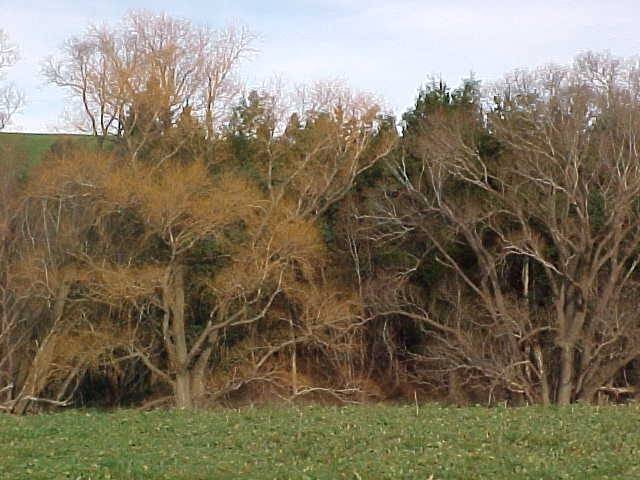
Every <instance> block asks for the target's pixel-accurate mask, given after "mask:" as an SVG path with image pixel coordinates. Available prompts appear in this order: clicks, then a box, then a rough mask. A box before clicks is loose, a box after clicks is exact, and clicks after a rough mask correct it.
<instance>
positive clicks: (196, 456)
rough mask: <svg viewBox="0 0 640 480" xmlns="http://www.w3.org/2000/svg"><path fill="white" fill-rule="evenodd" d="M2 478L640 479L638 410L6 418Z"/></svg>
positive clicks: (0, 436) (0, 431) (0, 440)
mask: <svg viewBox="0 0 640 480" xmlns="http://www.w3.org/2000/svg"><path fill="white" fill-rule="evenodd" d="M0 445H3V448H2V454H1V455H0V478H11V479H21V478H24V479H27V478H29V479H58V478H73V479H107V478H112V479H141V478H150V479H151V478H153V479H161V478H162V479H208V478H215V479H231V478H247V479H263V478H264V479H267V478H269V479H287V478H292V479H339V478H344V479H356V480H357V479H420V480H426V479H430V478H431V479H434V480H435V479H471V478H474V479H478V478H487V479H511V478H518V479H534V478H535V479H542V478H545V479H546V478H548V479H560V478H571V479H574V478H575V479H577V478H580V479H596V478H598V479H604V478H610V479H614V478H615V479H637V478H640V462H639V461H638V459H639V458H640V407H638V406H625V407H607V408H594V407H584V406H576V407H571V408H566V409H552V408H549V409H544V408H539V407H535V408H519V409H515V408H514V409H502V408H497V409H485V408H441V407H438V406H434V405H431V406H427V407H421V408H420V410H419V412H418V413H416V409H415V407H389V406H371V407H349V408H327V407H305V408H301V409H293V408H292V409H249V410H242V411H224V410H223V411H217V412H196V413H189V412H180V411H173V412H165V411H155V412H151V413H141V412H135V411H117V412H114V413H97V412H93V411H92V412H86V411H84V412H83V411H69V412H66V413H59V414H53V415H41V416H33V417H26V418H16V417H10V416H0Z"/></svg>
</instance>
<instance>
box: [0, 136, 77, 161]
mask: <svg viewBox="0 0 640 480" xmlns="http://www.w3.org/2000/svg"><path fill="white" fill-rule="evenodd" d="M89 138H90V137H87V136H86V135H74V134H61V133H0V147H9V148H10V149H11V151H12V152H13V154H14V155H17V156H18V158H22V159H24V160H25V162H26V163H27V165H33V164H34V163H37V162H38V161H39V160H40V159H41V158H42V156H43V155H44V154H45V153H46V152H47V151H48V150H49V149H50V148H51V146H52V145H53V144H54V143H56V142H57V141H60V140H64V139H80V140H87V139H89Z"/></svg>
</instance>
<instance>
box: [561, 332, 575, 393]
mask: <svg viewBox="0 0 640 480" xmlns="http://www.w3.org/2000/svg"><path fill="white" fill-rule="evenodd" d="M573 350H574V349H573V345H569V344H564V345H562V350H561V354H560V384H559V385H558V397H557V399H558V400H557V401H558V405H569V404H570V403H571V397H572V394H573V367H574V365H573V362H574V352H573Z"/></svg>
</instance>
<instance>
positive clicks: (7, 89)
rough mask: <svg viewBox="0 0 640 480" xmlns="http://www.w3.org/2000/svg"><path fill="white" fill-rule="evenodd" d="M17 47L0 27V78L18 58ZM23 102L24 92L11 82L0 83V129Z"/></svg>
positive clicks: (0, 78)
mask: <svg viewBox="0 0 640 480" xmlns="http://www.w3.org/2000/svg"><path fill="white" fill-rule="evenodd" d="M18 58H19V56H18V49H17V47H16V46H15V45H13V44H11V43H10V41H9V37H8V36H7V35H6V33H5V32H4V31H3V30H2V29H0V80H3V77H4V75H5V74H6V70H7V69H8V68H9V67H11V66H12V65H14V64H15V62H16V61H17V60H18ZM23 104H24V94H23V93H22V92H21V91H20V90H19V89H18V88H17V87H16V86H15V85H14V84H13V83H9V84H4V85H1V84H0V130H2V129H4V128H5V127H6V126H7V125H8V124H9V122H10V121H11V117H12V116H13V115H14V114H15V113H16V112H17V111H18V110H19V109H20V107H21V106H22V105H23Z"/></svg>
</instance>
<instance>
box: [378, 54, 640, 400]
mask: <svg viewBox="0 0 640 480" xmlns="http://www.w3.org/2000/svg"><path fill="white" fill-rule="evenodd" d="M639 73H640V72H639V71H638V69H637V66H636V64H635V63H634V62H624V61H622V60H618V59H615V58H612V57H609V56H603V55H594V54H586V55H584V56H581V57H579V58H577V59H576V61H575V63H574V65H572V66H571V67H546V68H544V69H540V70H537V71H534V72H531V73H528V72H517V73H516V74H514V75H512V76H510V77H509V78H507V80H506V82H505V83H504V84H502V85H501V86H500V87H499V89H498V91H495V90H494V92H493V94H494V98H495V99H496V100H497V102H498V103H497V105H496V107H495V108H493V109H492V110H490V111H489V112H488V113H485V114H482V113H481V112H480V111H478V110H477V109H475V108H473V107H471V108H458V109H452V110H451V109H445V108H440V109H435V110H434V111H433V112H432V113H431V114H430V115H429V116H428V117H427V118H426V119H425V120H424V122H423V124H422V125H421V130H420V133H419V134H418V135H416V136H415V138H414V141H413V143H412V145H410V147H409V149H410V151H411V153H412V154H413V157H412V158H413V159H409V158H405V160H404V161H399V162H398V163H397V164H396V166H395V173H396V177H397V179H398V181H399V182H400V183H401V184H402V185H403V187H404V189H403V191H402V192H401V193H400V194H399V195H397V196H394V197H393V198H391V197H387V198H386V199H384V200H383V201H382V202H380V205H381V206H382V210H381V211H384V212H385V213H381V214H380V215H379V216H377V217H376V218H375V221H376V222H377V223H378V225H379V226H380V229H381V230H380V232H381V233H380V234H381V235H383V236H384V235H387V236H389V235H390V236H391V237H394V236H395V238H401V237H408V236H411V235H416V234H419V235H422V236H423V238H425V239H426V240H427V245H430V246H429V248H428V249H427V250H426V252H425V257H423V258H418V261H417V263H416V265H415V267H414V268H413V269H409V270H408V271H407V272H406V273H407V275H406V276H405V277H404V279H405V280H403V283H404V282H406V280H407V279H408V277H409V276H410V275H411V273H412V272H415V271H416V269H418V268H420V264H421V263H422V262H425V261H426V260H427V257H428V256H429V255H431V256H432V258H433V259H435V265H437V264H440V265H443V266H445V267H446V268H448V269H450V271H451V273H452V274H453V279H455V281H449V282H447V283H446V284H444V286H443V289H442V290H441V291H440V296H439V300H433V301H431V300H428V299H427V298H426V297H422V296H420V295H418V296H416V295H415V293H411V288H409V287H408V284H406V283H405V285H406V286H405V287H399V290H398V292H399V293H398V295H396V297H395V298H396V302H397V303H396V308H391V309H389V310H388V311H387V314H398V313H400V312H404V314H405V315H406V316H408V317H409V318H414V319H417V320H419V322H420V323H421V324H422V325H423V326H424V327H425V328H426V329H427V330H429V331H430V332H431V333H430V334H429V337H430V338H431V339H433V340H431V341H432V342H433V343H432V345H431V347H430V348H427V350H426V351H425V353H424V355H425V358H426V357H431V358H432V359H436V358H438V359H440V360H442V359H447V361H448V362H449V363H447V367H446V368H448V369H450V370H451V371H455V372H466V374H467V380H468V379H470V378H473V377H475V378H476V379H478V378H479V379H481V380H482V379H484V381H486V382H487V384H488V385H490V386H491V385H493V387H491V388H495V387H500V388H503V389H505V390H507V391H510V392H512V393H515V394H517V395H522V396H523V398H525V399H526V400H527V401H529V402H537V401H541V402H543V403H550V402H557V403H559V404H567V403H569V402H571V401H574V400H579V399H584V400H587V401H592V400H593V399H594V397H595V395H596V393H597V392H598V391H601V390H603V389H606V388H608V387H612V386H613V387H615V386H616V385H618V386H620V384H619V383H617V382H619V381H620V375H621V372H622V370H623V369H624V368H625V367H626V366H627V365H628V364H629V363H630V362H631V361H633V360H634V359H636V358H637V357H638V356H639V355H640V348H639V347H638V345H639V343H638V338H640V337H639V335H640V317H638V314H637V312H638V308H639V307H640V305H639V304H638V302H637V298H638V294H637V292H638V287H639V286H640V284H639V283H638V276H637V273H636V267H637V264H638V257H637V255H638V252H637V245H638V241H640V217H639V216H638V209H637V195H638V193H639V189H640V168H639V165H640V163H639V161H640V158H639V157H638V150H637V141H638V138H637V135H638V132H640V104H638V99H639V98H640V96H639V95H638V94H639V93H640V90H638V81H637V80H638V75H639ZM384 205H386V206H384ZM387 238H389V237H387ZM464 251H467V252H468V253H467V254H463V252H464ZM431 252H433V253H431ZM390 303H393V302H390ZM445 363H446V362H445ZM622 386H624V385H622Z"/></svg>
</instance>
